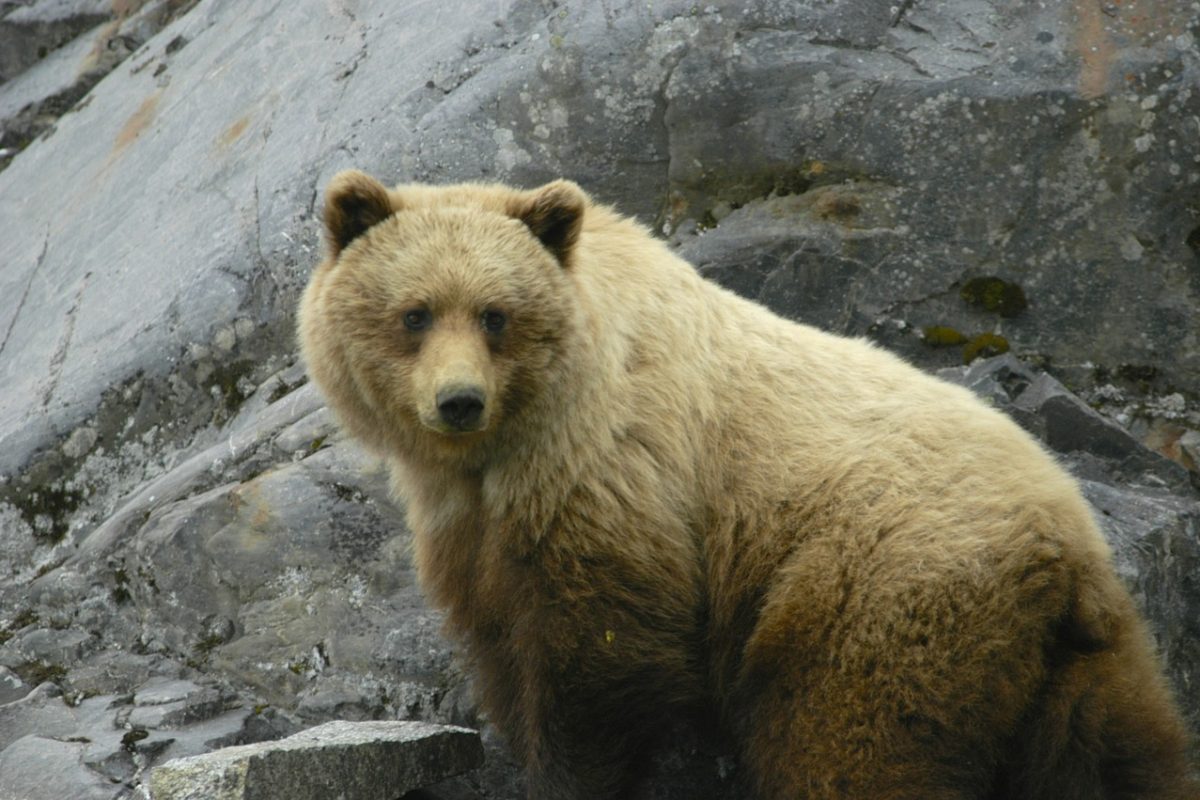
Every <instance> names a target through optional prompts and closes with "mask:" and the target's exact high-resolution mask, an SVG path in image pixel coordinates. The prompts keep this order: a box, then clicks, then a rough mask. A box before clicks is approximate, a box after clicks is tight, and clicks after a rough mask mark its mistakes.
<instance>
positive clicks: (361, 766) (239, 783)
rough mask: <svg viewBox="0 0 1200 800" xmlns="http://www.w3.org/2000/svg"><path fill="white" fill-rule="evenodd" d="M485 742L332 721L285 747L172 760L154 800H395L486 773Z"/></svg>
mask: <svg viewBox="0 0 1200 800" xmlns="http://www.w3.org/2000/svg"><path fill="white" fill-rule="evenodd" d="M482 761H483V747H482V746H481V745H480V743H479V736H478V734H476V733H475V732H474V731H470V730H467V729H466V728H454V727H448V726H443V725H430V724H429V723H424V722H344V721H335V722H327V723H325V724H324V725H318V726H316V727H314V728H309V729H308V730H305V731H301V732H300V733H297V734H294V735H292V736H289V737H288V738H287V739H284V740H283V741H281V742H270V743H266V744H251V745H243V746H241V747H228V748H225V749H223V750H218V751H216V752H214V753H209V754H207V755H201V756H193V757H191V758H185V759H179V760H175V761H169V762H167V763H166V764H163V765H162V766H161V767H158V768H157V769H155V770H154V772H152V773H151V776H150V794H151V796H152V797H153V798H154V800H283V799H284V798H290V799H291V800H325V798H329V797H339V798H343V800H395V798H397V797H399V796H400V795H402V794H404V793H405V792H408V791H411V790H413V789H419V788H421V787H423V786H428V785H430V784H433V783H436V782H438V781H441V780H443V779H446V778H449V777H451V776H453V775H455V774H457V773H460V772H465V771H466V770H469V769H472V768H474V767H478V766H479V765H480V764H481V763H482Z"/></svg>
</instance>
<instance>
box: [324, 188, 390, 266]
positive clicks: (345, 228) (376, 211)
mask: <svg viewBox="0 0 1200 800" xmlns="http://www.w3.org/2000/svg"><path fill="white" fill-rule="evenodd" d="M392 211H393V208H392V201H391V199H390V198H389V197H388V191H387V189H386V188H384V186H383V184H382V183H380V182H379V181H377V180H375V179H374V178H372V177H371V176H370V175H367V174H366V173H365V172H359V171H358V170H356V169H348V170H345V171H344V172H339V173H338V174H337V175H334V176H333V180H331V181H330V182H329V187H328V188H327V189H326V190H325V237H326V240H327V241H328V242H329V255H330V257H331V258H337V255H338V254H339V253H341V252H342V250H344V249H345V247H346V245H348V244H350V243H351V242H353V241H354V240H355V239H357V238H358V237H359V236H362V235H363V234H364V233H366V232H367V229H368V228H370V227H371V226H372V225H376V224H378V223H380V222H383V221H384V220H385V219H387V218H388V217H390V216H391V215H392Z"/></svg>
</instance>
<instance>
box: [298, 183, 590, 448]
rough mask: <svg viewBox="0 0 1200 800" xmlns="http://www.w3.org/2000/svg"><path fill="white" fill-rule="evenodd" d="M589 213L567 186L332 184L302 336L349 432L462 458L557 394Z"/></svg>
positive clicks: (386, 444) (381, 443) (380, 443)
mask: <svg viewBox="0 0 1200 800" xmlns="http://www.w3.org/2000/svg"><path fill="white" fill-rule="evenodd" d="M587 205H588V199H587V197H586V195H584V193H583V192H582V190H580V189H579V187H578V186H576V185H575V184H573V183H570V182H567V181H556V182H554V183H550V184H547V185H545V186H542V187H541V188H538V189H534V190H531V191H517V190H513V189H509V188H506V187H502V186H489V185H474V184H463V185H457V186H448V187H441V188H438V187H429V186H408V187H404V186H402V187H399V188H397V189H395V190H391V191H389V190H388V189H386V188H385V187H384V186H383V185H382V184H380V183H379V182H378V181H376V180H374V179H373V178H371V177H369V176H367V175H365V174H363V173H361V172H358V171H347V172H342V173H339V174H338V175H337V176H335V177H334V179H333V180H332V182H331V183H330V185H329V187H328V189H327V191H326V194H325V212H324V217H325V234H326V244H327V249H328V255H327V258H326V259H325V261H324V262H323V263H322V264H321V266H320V267H318V269H317V271H316V272H315V273H314V276H313V279H312V281H311V282H310V284H309V287H308V290H307V291H306V292H305V297H304V299H303V301H302V303H301V309H300V335H301V345H302V348H303V350H304V355H305V359H306V361H307V363H308V368H309V371H310V373H311V374H312V376H313V377H314V379H315V380H316V381H317V383H318V384H319V385H320V386H321V388H322V390H323V391H324V392H325V394H326V396H327V397H328V398H329V400H330V403H331V405H332V406H333V407H334V410H335V411H336V412H337V413H338V415H339V417H340V418H341V419H342V421H343V423H344V424H345V425H346V426H347V427H348V428H349V429H350V430H351V432H353V433H354V434H355V435H357V436H358V437H359V438H360V439H361V440H363V441H365V442H367V443H368V444H371V445H373V446H375V447H377V448H378V449H380V450H382V451H384V452H389V451H390V452H393V453H395V452H399V453H404V454H407V455H411V456H413V457H417V458H421V457H424V458H426V459H428V458H433V459H445V458H461V457H463V456H465V455H466V454H467V453H469V452H470V451H472V450H473V449H478V448H477V447H476V446H477V445H478V444H479V443H480V442H481V441H483V440H485V439H487V438H488V437H489V436H491V435H492V434H494V433H495V431H496V430H498V429H499V428H501V427H502V426H503V424H504V423H505V422H506V421H507V420H510V419H511V418H513V417H514V416H516V415H519V414H520V413H521V412H522V411H523V410H524V409H525V408H526V407H527V406H528V405H529V403H530V401H531V400H532V399H533V398H535V397H538V396H541V395H543V393H544V392H545V391H546V390H547V389H550V388H552V386H553V384H554V383H555V381H556V374H557V370H558V369H559V367H560V366H561V364H562V356H563V347H564V342H565V340H566V339H567V338H568V337H569V335H570V333H571V331H573V330H574V328H575V321H574V315H575V311H574V307H575V304H574V303H572V302H571V300H570V289H571V278H570V275H569V271H570V269H571V266H572V264H573V262H574V260H575V257H576V252H575V250H576V242H577V240H578V238H579V234H580V230H581V226H582V221H583V215H584V213H585V209H586V207H587Z"/></svg>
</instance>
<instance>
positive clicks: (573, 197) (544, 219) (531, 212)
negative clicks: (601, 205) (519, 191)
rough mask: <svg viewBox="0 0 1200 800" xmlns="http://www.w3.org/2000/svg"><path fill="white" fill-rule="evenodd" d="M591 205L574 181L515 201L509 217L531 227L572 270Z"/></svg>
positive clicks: (553, 186)
mask: <svg viewBox="0 0 1200 800" xmlns="http://www.w3.org/2000/svg"><path fill="white" fill-rule="evenodd" d="M587 204H588V198H587V195H586V194H584V193H583V190H582V189H580V188H579V187H578V186H577V185H575V184H574V183H571V182H570V181H563V180H559V181H554V182H553V183H547V184H546V185H545V186H542V187H541V188H539V189H534V190H533V191H532V192H528V193H526V194H523V195H521V196H520V197H518V198H515V199H514V200H513V201H512V202H511V203H510V204H509V209H508V213H509V214H510V215H511V216H513V217H516V218H517V219H519V220H521V221H522V222H524V223H525V224H526V225H527V226H529V230H530V231H531V232H532V233H533V235H534V236H536V237H537V238H538V241H540V242H541V243H542V244H543V245H544V246H545V248H546V249H547V250H549V251H550V252H551V253H553V254H554V257H555V258H557V259H558V263H560V264H562V265H563V266H564V267H568V266H570V265H571V256H572V251H573V250H574V248H575V242H576V241H577V240H578V239H579V231H580V229H581V228H582V227H583V212H584V209H585V208H586V207H587Z"/></svg>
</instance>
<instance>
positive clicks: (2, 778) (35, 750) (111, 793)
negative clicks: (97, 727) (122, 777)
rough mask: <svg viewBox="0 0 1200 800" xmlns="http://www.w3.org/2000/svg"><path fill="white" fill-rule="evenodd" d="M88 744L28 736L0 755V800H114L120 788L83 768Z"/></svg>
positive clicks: (120, 792)
mask: <svg viewBox="0 0 1200 800" xmlns="http://www.w3.org/2000/svg"><path fill="white" fill-rule="evenodd" d="M86 750H87V743H86V742H81V741H71V740H62V739H54V738H49V737H46V736H38V735H34V734H30V735H29V736H24V737H22V738H21V739H18V740H17V741H16V742H13V743H12V744H10V745H9V746H8V747H5V748H4V750H2V751H0V800H63V798H65V797H69V798H71V800H115V798H117V797H119V796H120V795H121V794H124V792H123V791H122V789H121V787H120V786H119V785H114V784H113V781H111V780H109V779H108V778H105V777H104V776H102V775H100V774H98V773H96V772H94V771H92V770H91V769H89V768H88V767H87V766H85V765H84V764H83V758H84V756H83V753H84V751H86Z"/></svg>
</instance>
